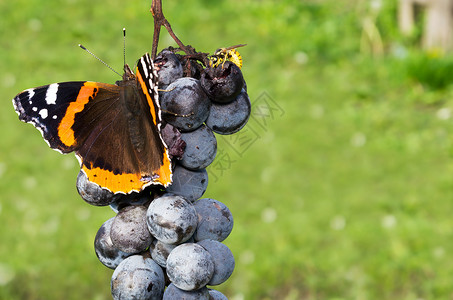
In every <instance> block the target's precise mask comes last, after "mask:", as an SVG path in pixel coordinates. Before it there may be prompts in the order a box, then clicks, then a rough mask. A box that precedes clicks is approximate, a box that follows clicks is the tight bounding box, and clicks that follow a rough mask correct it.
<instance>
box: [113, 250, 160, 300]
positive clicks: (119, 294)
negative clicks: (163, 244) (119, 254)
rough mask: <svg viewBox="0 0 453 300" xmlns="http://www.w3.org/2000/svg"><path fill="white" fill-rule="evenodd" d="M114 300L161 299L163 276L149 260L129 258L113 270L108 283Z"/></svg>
mask: <svg viewBox="0 0 453 300" xmlns="http://www.w3.org/2000/svg"><path fill="white" fill-rule="evenodd" d="M110 287H111V291H112V296H113V299H114V300H129V299H156V300H157V299H162V297H163V294H164V288H165V276H164V272H163V271H162V269H161V267H159V265H158V264H156V263H155V262H154V261H153V260H152V259H151V258H149V257H143V256H142V255H133V256H129V257H128V258H126V259H125V260H123V261H122V262H121V263H120V264H119V265H118V267H117V268H116V269H115V271H114V272H113V275H112V280H111V283H110Z"/></svg>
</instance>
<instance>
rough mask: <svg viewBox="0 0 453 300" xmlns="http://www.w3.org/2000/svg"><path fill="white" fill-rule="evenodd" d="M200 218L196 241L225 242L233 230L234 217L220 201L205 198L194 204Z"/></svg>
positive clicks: (195, 235) (195, 234) (195, 236)
mask: <svg viewBox="0 0 453 300" xmlns="http://www.w3.org/2000/svg"><path fill="white" fill-rule="evenodd" d="M194 207H195V210H196V212H197V216H198V225H197V229H196V231H195V233H194V239H195V241H201V240H206V239H210V240H216V241H219V242H221V241H223V240H225V239H226V238H227V237H228V235H229V234H230V233H231V230H232V229H233V223H234V222H233V215H232V214H231V212H230V210H229V209H228V207H227V206H226V205H225V204H223V203H222V202H220V201H217V200H214V199H211V198H204V199H200V200H198V201H195V203H194Z"/></svg>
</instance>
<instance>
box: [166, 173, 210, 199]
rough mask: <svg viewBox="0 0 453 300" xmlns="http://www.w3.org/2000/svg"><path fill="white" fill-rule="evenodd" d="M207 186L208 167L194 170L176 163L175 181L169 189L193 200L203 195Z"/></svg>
mask: <svg viewBox="0 0 453 300" xmlns="http://www.w3.org/2000/svg"><path fill="white" fill-rule="evenodd" d="M207 187H208V172H207V171H206V169H201V170H196V171H192V170H189V169H186V168H184V167H182V166H179V165H176V167H175V169H174V171H173V183H172V184H171V186H169V187H168V188H167V191H168V192H170V193H173V194H176V195H180V196H182V197H184V198H185V199H187V200H189V201H191V202H193V201H195V200H197V199H198V198H200V197H201V196H203V194H204V192H205V191H206V188H207Z"/></svg>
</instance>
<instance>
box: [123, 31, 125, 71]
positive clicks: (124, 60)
mask: <svg viewBox="0 0 453 300" xmlns="http://www.w3.org/2000/svg"><path fill="white" fill-rule="evenodd" d="M123 60H124V65H126V28H123Z"/></svg>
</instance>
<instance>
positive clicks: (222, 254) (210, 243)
mask: <svg viewBox="0 0 453 300" xmlns="http://www.w3.org/2000/svg"><path fill="white" fill-rule="evenodd" d="M197 244H198V245H200V246H202V247H203V248H205V249H206V250H207V251H208V252H209V253H210V254H211V256H212V259H213V261H214V275H212V278H211V280H210V281H209V282H208V284H209V285H219V284H222V283H224V282H225V281H226V280H227V279H228V278H230V276H231V274H232V273H233V270H234V265H235V262H234V257H233V253H231V250H230V249H229V248H228V247H227V246H226V245H224V244H222V243H221V242H218V241H214V240H202V241H200V242H198V243H197Z"/></svg>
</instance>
